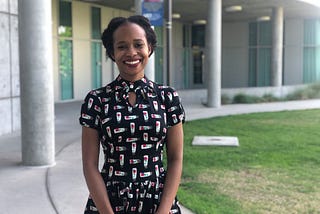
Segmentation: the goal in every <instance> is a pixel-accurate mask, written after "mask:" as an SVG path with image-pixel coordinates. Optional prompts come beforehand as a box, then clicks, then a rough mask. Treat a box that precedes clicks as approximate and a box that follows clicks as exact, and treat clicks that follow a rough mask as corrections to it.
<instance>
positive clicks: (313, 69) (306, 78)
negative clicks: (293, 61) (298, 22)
mask: <svg viewBox="0 0 320 214" xmlns="http://www.w3.org/2000/svg"><path fill="white" fill-rule="evenodd" d="M317 81H320V20H314V19H311V20H305V22H304V49H303V83H313V82H317Z"/></svg>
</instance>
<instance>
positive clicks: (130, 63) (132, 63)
mask: <svg viewBox="0 0 320 214" xmlns="http://www.w3.org/2000/svg"><path fill="white" fill-rule="evenodd" d="M124 63H125V64H127V65H130V66H134V65H137V64H138V63H140V60H134V61H124Z"/></svg>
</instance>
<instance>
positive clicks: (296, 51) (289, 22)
mask: <svg viewBox="0 0 320 214" xmlns="http://www.w3.org/2000/svg"><path fill="white" fill-rule="evenodd" d="M284 32H285V36H284V59H283V63H284V71H283V73H284V75H283V77H284V78H283V79H284V85H297V84H302V83H303V20H302V19H286V20H285V25H284Z"/></svg>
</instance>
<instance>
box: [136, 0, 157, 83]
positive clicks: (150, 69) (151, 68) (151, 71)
mask: <svg viewBox="0 0 320 214" xmlns="http://www.w3.org/2000/svg"><path fill="white" fill-rule="evenodd" d="M142 2H143V0H134V7H135V11H136V14H137V15H141V14H142ZM144 74H145V75H146V77H148V79H149V80H151V81H154V80H155V61H154V53H153V54H152V55H151V56H150V57H149V60H148V64H147V65H146V67H145V70H144Z"/></svg>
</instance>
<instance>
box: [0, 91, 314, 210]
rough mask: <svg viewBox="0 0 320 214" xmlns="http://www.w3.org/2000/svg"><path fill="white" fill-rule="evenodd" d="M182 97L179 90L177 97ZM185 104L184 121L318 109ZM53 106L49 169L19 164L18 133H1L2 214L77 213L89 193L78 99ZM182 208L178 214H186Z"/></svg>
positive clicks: (309, 103)
mask: <svg viewBox="0 0 320 214" xmlns="http://www.w3.org/2000/svg"><path fill="white" fill-rule="evenodd" d="M181 97H182V100H183V94H182V95H181ZM199 103H200V102H184V107H185V111H186V115H187V120H195V119H202V118H209V117H216V116H224V115H234V114H246V113H252V112H270V111H286V110H299V109H316V108H320V100H306V101H290V102H279V103H265V104H250V105H242V104H240V105H238V104H237V105H225V106H222V107H220V108H206V107H204V106H203V105H201V104H199ZM55 110H56V121H55V128H56V130H55V131H56V165H55V166H54V167H51V168H45V167H26V166H22V165H21V140H20V133H18V132H17V133H13V134H10V135H5V136H0V212H1V213H6V214H16V213H23V214H35V213H45V214H51V213H52V214H78V213H82V212H83V208H84V205H85V202H86V200H87V196H88V190H87V187H86V185H85V181H84V178H83V175H82V166H81V148H80V136H81V128H80V126H79V124H78V114H79V111H80V102H78V101H75V102H69V103H58V104H56V106H55ZM191 213H192V212H190V211H189V210H187V209H185V208H183V214H191Z"/></svg>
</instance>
